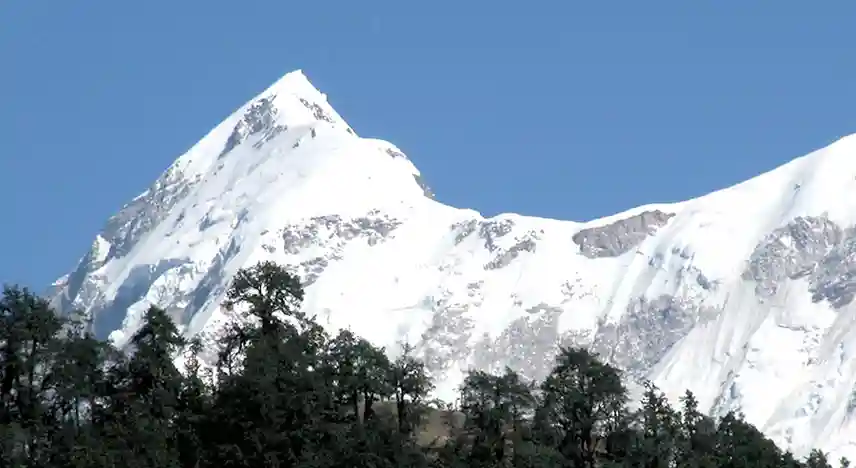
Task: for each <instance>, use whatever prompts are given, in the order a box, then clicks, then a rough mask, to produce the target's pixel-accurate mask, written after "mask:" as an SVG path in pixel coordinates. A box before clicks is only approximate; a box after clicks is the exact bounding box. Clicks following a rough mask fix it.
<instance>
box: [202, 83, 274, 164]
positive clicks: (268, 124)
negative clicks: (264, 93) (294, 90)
mask: <svg viewBox="0 0 856 468" xmlns="http://www.w3.org/2000/svg"><path fill="white" fill-rule="evenodd" d="M275 98H276V96H275V95H274V96H269V97H264V98H261V99H259V100H258V101H256V102H255V103H253V105H252V106H250V108H249V109H247V111H246V112H245V113H244V116H243V118H242V119H241V120H240V121H238V123H237V124H236V125H235V128H234V130H232V134H231V135H229V139H228V140H226V144H225V146H224V147H223V151H221V152H220V156H219V157H220V158H222V157H223V156H225V155H226V154H228V153H229V152H230V151H232V150H233V149H235V147H236V146H238V145H240V144H241V143H243V142H244V141H246V140H247V138H249V137H251V136H256V135H258V136H260V138H259V140H258V141H256V142H255V143H254V144H253V147H254V148H256V149H259V148H260V147H261V146H262V145H263V144H265V143H266V142H268V141H270V140H272V139H273V138H274V137H276V136H277V135H279V134H280V133H281V132H284V131H285V130H287V129H288V127H287V126H286V125H281V124H279V123H277V120H276V115H277V113H278V112H279V110H278V109H277V108H276V107H275V106H274V104H273V100H274V99H275Z"/></svg>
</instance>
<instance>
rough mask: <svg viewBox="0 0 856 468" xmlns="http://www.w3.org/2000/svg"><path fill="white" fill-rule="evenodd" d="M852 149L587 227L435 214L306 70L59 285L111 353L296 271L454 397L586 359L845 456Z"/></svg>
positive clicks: (193, 153) (853, 229) (316, 308)
mask: <svg viewBox="0 0 856 468" xmlns="http://www.w3.org/2000/svg"><path fill="white" fill-rule="evenodd" d="M854 193H856V137H846V138H844V139H841V140H839V141H838V142H836V143H834V144H832V145H830V146H828V147H826V148H824V149H821V150H819V151H816V152H813V153H811V154H809V155H807V156H804V157H801V158H797V159H795V160H793V161H791V162H790V163H788V164H786V165H784V166H781V167H779V168H777V169H775V170H773V171H771V172H768V173H766V174H763V175H760V176H758V177H755V178H753V179H751V180H749V181H747V182H744V183H741V184H739V185H736V186H734V187H730V188H727V189H724V190H721V191H718V192H714V193H711V194H709V195H706V196H703V197H700V198H696V199H693V200H688V201H685V202H681V203H674V204H660V205H648V206H642V207H639V208H635V209H632V210H628V211H626V212H623V213H620V214H616V215H613V216H609V217H606V218H602V219H598V220H594V221H590V222H586V223H578V222H571V221H559V220H552V219H544V218H535V217H530V216H522V215H516V214H502V215H499V216H495V217H492V218H485V217H483V216H481V215H480V214H479V213H478V212H476V211H473V210H467V209H459V208H453V207H450V206H446V205H443V204H442V203H439V202H437V201H435V200H434V199H433V195H432V193H431V191H430V189H429V188H428V187H427V186H426V185H425V184H424V182H423V181H422V179H421V177H420V174H419V171H418V169H417V168H416V167H415V166H414V165H413V164H412V162H411V161H410V160H409V159H408V158H407V157H406V156H405V155H404V153H403V152H402V151H401V150H400V149H399V148H397V147H396V146H395V145H393V144H391V143H388V142H385V141H380V140H375V139H368V138H361V137H359V136H358V135H356V133H355V132H354V130H352V129H351V127H349V126H348V124H347V123H345V121H344V120H343V119H342V117H341V116H340V115H339V114H337V113H336V111H335V110H333V109H332V108H331V107H330V105H329V104H328V102H327V99H326V96H325V95H324V94H322V93H320V92H319V91H318V90H317V89H315V88H314V87H313V86H312V85H311V84H310V83H309V81H308V80H307V79H306V77H305V76H304V75H303V73H301V72H300V71H296V72H292V73H289V74H288V75H286V76H285V77H283V78H282V79H280V80H279V81H278V82H276V83H275V84H274V85H273V86H271V87H270V88H268V89H267V90H265V91H264V92H263V93H261V94H260V95H258V96H257V97H256V98H254V99H253V100H252V101H250V102H249V103H247V104H246V105H244V106H243V107H241V108H240V109H238V110H237V111H236V112H235V113H234V114H232V115H231V116H229V117H228V118H227V119H226V120H225V121H223V122H222V123H221V124H220V125H218V126H217V127H216V128H214V130H212V131H211V132H210V133H209V134H208V135H206V136H205V137H203V138H202V139H201V140H200V141H199V143H197V144H196V145H195V146H194V147H192V148H191V149H190V150H189V151H188V152H187V153H185V154H184V155H182V156H180V157H179V158H178V159H177V160H176V161H175V163H174V164H173V165H172V166H170V167H169V168H168V169H167V170H166V172H164V173H163V175H161V177H160V178H159V179H158V180H157V181H155V183H154V184H153V185H152V186H151V187H150V188H149V189H148V190H146V191H145V192H143V193H142V194H140V195H139V196H138V197H137V198H135V199H134V200H132V201H131V202H130V203H128V204H127V205H125V207H124V208H122V210H121V211H120V212H119V213H118V214H116V215H115V216H113V217H112V218H110V219H109V220H108V221H107V224H106V226H105V227H104V229H103V231H102V232H101V233H100V234H98V236H97V237H96V238H95V240H94V242H93V243H92V246H91V248H90V250H89V252H88V253H87V254H86V255H85V256H84V257H83V258H82V259H81V261H80V263H79V264H78V266H77V267H76V269H75V270H74V271H73V272H72V273H70V274H68V275H66V276H64V277H63V278H61V279H60V280H58V281H57V282H56V283H55V284H54V285H53V286H52V287H51V294H52V295H53V297H54V300H55V301H56V303H57V304H58V306H59V307H60V308H61V309H62V310H69V309H79V310H84V311H86V312H87V313H89V314H91V317H92V318H93V320H94V326H95V328H96V330H97V332H98V333H99V334H101V335H102V336H108V335H109V336H110V337H111V338H112V339H113V340H115V341H116V343H117V344H119V345H121V344H122V343H123V342H124V341H125V340H126V339H127V338H128V337H129V335H130V334H131V333H133V331H134V330H135V329H136V328H137V327H138V325H139V321H140V319H141V315H142V313H143V312H144V311H145V309H146V308H147V307H148V306H149V305H151V304H155V305H158V306H161V307H164V308H166V309H167V310H168V311H169V312H170V313H171V315H172V316H173V317H174V318H175V320H176V321H177V322H178V323H179V324H180V325H181V327H182V329H183V330H184V332H185V333H187V334H196V333H199V332H202V331H208V330H210V329H212V327H216V324H217V323H219V321H220V320H222V319H223V317H224V316H223V314H222V312H221V311H220V309H219V306H218V305H219V303H220V301H221V299H222V297H223V294H224V292H225V289H226V287H227V286H228V285H229V282H230V279H231V277H232V275H233V274H234V273H235V272H236V271H237V270H238V269H240V268H242V267H247V266H250V265H252V264H254V263H256V262H258V261H260V260H264V259H272V260H275V261H277V262H280V263H282V264H285V265H289V266H291V267H292V268H294V271H295V272H296V273H298V274H299V275H300V277H301V278H302V279H303V281H304V282H305V284H306V286H307V298H306V301H305V307H306V309H307V310H308V311H309V312H311V313H315V314H317V317H318V319H319V320H320V321H321V322H322V324H324V325H325V326H327V327H329V329H330V330H331V331H335V330H336V329H339V328H342V327H349V328H351V329H352V330H353V331H354V332H356V333H358V334H360V335H362V336H364V337H366V338H368V339H370V340H371V341H373V342H374V343H376V344H378V345H382V346H386V347H387V348H388V349H390V350H391V351H394V350H395V349H397V348H398V345H399V343H401V342H409V343H411V344H415V345H416V346H417V350H418V352H419V354H420V355H421V356H422V357H423V358H424V359H425V361H426V363H427V365H428V368H429V370H430V372H431V373H432V375H433V376H434V377H435V379H436V381H437V382H438V384H439V385H438V389H437V395H438V396H439V397H442V398H445V399H449V400H451V399H453V398H454V396H455V389H456V386H457V385H458V384H459V383H460V381H461V378H462V372H463V371H464V370H466V369H468V368H472V367H475V368H479V369H484V370H491V369H496V370H499V369H502V368H503V367H504V366H506V365H508V366H510V367H511V368H513V369H515V370H517V371H518V372H520V373H522V374H524V375H526V376H529V377H532V378H539V377H543V376H544V375H545V374H546V372H548V370H549V368H550V367H551V362H550V359H549V357H550V356H551V354H552V353H554V352H555V351H556V349H557V348H558V346H559V345H569V344H575V345H586V346H591V347H592V348H593V349H594V350H596V351H597V352H599V353H601V355H602V356H603V357H605V358H606V359H608V360H609V361H610V362H612V363H614V364H616V365H618V366H620V367H621V368H623V369H625V370H626V371H627V374H628V376H629V377H630V378H631V379H637V380H641V379H645V378H648V379H652V380H653V381H654V382H655V383H657V384H658V385H659V386H660V387H661V388H662V389H663V390H664V391H666V392H667V394H668V395H670V397H672V398H677V397H678V396H679V395H681V394H682V393H683V392H684V390H685V389H691V390H692V391H693V392H695V393H696V395H697V396H698V397H699V400H700V406H701V407H702V408H706V409H707V410H708V411H709V412H710V413H711V414H714V415H717V414H723V413H724V412H725V411H728V410H731V409H738V410H740V411H742V412H743V413H744V414H745V415H746V417H747V419H748V420H749V421H750V422H752V423H753V424H755V425H757V426H758V427H759V428H760V429H762V430H763V431H764V432H765V433H766V434H767V435H768V436H770V437H772V438H773V439H774V440H776V441H777V442H778V443H780V444H781V445H782V446H783V447H786V448H790V449H792V450H794V451H795V452H796V453H798V454H804V453H805V452H806V451H807V450H808V449H809V448H811V447H819V448H822V449H824V450H827V451H831V452H832V453H833V454H834V455H836V456H840V455H848V456H850V457H851V458H856V423H854V421H856V359H854V357H856V326H854V324H856V320H854V314H856V305H854V302H853V300H854V297H856V197H854V196H852V194H854Z"/></svg>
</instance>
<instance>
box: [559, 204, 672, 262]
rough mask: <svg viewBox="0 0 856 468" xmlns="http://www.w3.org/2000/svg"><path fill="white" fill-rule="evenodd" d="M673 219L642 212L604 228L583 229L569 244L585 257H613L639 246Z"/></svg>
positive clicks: (668, 214)
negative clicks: (572, 244) (575, 245)
mask: <svg viewBox="0 0 856 468" xmlns="http://www.w3.org/2000/svg"><path fill="white" fill-rule="evenodd" d="M673 216H675V215H674V213H664V212H662V211H660V210H654V211H645V212H642V213H639V214H638V215H636V216H632V217H630V218H627V219H622V220H620V221H616V222H614V223H611V224H607V225H606V226H599V227H593V228H588V229H583V230H581V231H579V232H578V233H576V234H574V236H573V241H574V243H575V244H577V245H578V246H580V252H581V253H582V254H583V255H585V256H586V257H589V258H600V257H617V256H619V255H621V254H623V253H626V252H629V251H630V249H632V248H634V247H636V246H637V245H639V244H641V243H642V241H643V240H645V238H646V237H648V236H650V235H652V234H654V233H655V232H656V230H657V228H660V227H662V226H665V225H666V223H667V222H668V221H669V219H671V218H672V217H673Z"/></svg>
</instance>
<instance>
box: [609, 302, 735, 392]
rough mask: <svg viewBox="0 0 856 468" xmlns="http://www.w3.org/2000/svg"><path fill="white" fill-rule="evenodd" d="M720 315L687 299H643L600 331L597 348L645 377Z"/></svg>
mask: <svg viewBox="0 0 856 468" xmlns="http://www.w3.org/2000/svg"><path fill="white" fill-rule="evenodd" d="M719 312H720V311H719V310H717V309H715V308H711V307H706V306H704V305H699V304H696V303H694V302H693V301H692V300H689V299H685V298H678V297H674V296H668V295H661V296H658V297H655V298H653V299H647V298H645V297H640V298H637V299H635V300H633V301H631V302H630V303H629V304H628V305H627V312H626V314H624V315H623V316H622V317H621V320H620V321H619V322H618V323H616V324H606V325H603V326H601V327H600V328H599V329H598V331H597V335H596V336H595V339H594V349H595V350H596V351H597V352H598V353H599V354H600V355H602V356H604V357H605V358H607V359H608V360H609V361H611V362H613V363H614V364H615V365H617V366H619V367H621V368H622V369H625V370H626V371H627V372H629V373H630V374H631V375H632V376H634V377H636V378H644V377H645V375H646V374H647V373H648V371H650V369H651V367H653V366H654V364H656V363H657V362H658V361H659V360H660V358H662V357H663V355H664V354H666V352H668V351H669V349H670V348H671V347H672V346H674V345H675V344H676V343H677V342H678V341H680V340H681V339H683V338H684V337H685V336H687V334H688V333H689V332H690V330H692V328H693V327H694V326H695V325H696V324H698V323H705V322H707V321H709V320H712V319H715V318H716V317H717V316H718V315H719Z"/></svg>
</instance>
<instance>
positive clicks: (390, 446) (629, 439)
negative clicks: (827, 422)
mask: <svg viewBox="0 0 856 468" xmlns="http://www.w3.org/2000/svg"><path fill="white" fill-rule="evenodd" d="M302 299H303V291H302V289H301V286H300V282H299V280H298V279H297V278H295V277H294V276H292V275H290V274H289V273H287V272H286V270H285V269H283V268H281V267H278V266H277V265H275V264H273V263H267V262H266V263H260V264H258V265H256V266H254V267H252V268H249V269H246V270H241V271H240V272H239V273H238V274H237V276H236V278H235V280H234V282H233V284H232V285H231V288H230V289H229V291H228V292H227V299H226V301H225V303H224V306H225V307H226V308H231V309H234V310H241V311H246V312H245V317H246V318H248V319H250V320H239V321H234V322H232V323H230V324H228V326H227V327H226V328H225V329H224V330H223V332H222V334H221V335H218V336H217V337H216V346H214V347H213V348H212V349H203V346H202V344H201V343H200V342H199V341H198V340H197V341H189V342H188V341H187V340H185V338H183V337H182V335H181V334H180V333H179V331H178V329H177V327H176V326H175V324H174V323H173V322H172V321H171V319H170V318H169V316H168V315H167V314H166V313H165V312H164V311H163V310H161V309H158V308H154V307H153V308H151V309H149V310H148V312H147V314H146V316H145V321H144V323H143V325H142V327H141V328H140V329H139V331H137V332H136V334H134V336H133V337H132V338H131V339H130V344H129V346H128V347H127V349H125V350H121V351H120V350H117V349H115V348H113V347H112V346H111V345H110V344H108V343H107V342H105V341H101V340H98V339H96V337H94V336H93V335H92V334H91V333H89V332H88V330H87V327H86V324H85V323H84V321H82V320H80V319H79V318H76V317H60V316H58V315H57V314H56V313H55V311H53V310H52V309H51V307H50V306H49V304H48V302H47V301H46V300H44V299H42V298H39V297H37V296H36V295H34V294H32V293H31V292H29V291H28V290H26V289H21V288H18V287H7V288H6V289H5V290H4V293H3V297H2V300H0V467H3V468H5V467H14V468H17V467H29V468H36V467H38V468H47V467H50V468H54V467H56V468H60V467H76V468H77V467H80V468H83V467H86V468H90V467H91V468H96V467H97V468H107V467H110V468H113V467H122V468H208V467H211V468H215V467H216V468H221V467H244V468H268V467H271V468H273V467H302V468H303V467H305V468H328V467H329V468H333V467H342V468H360V467H378V468H381V467H384V468H385V467H389V468H401V467H403V468H411V467H412V468H417V467H419V468H422V467H424V468H429V467H431V468H441V467H442V468H447V467H448V468H458V467H460V468H464V467H466V468H480V467H485V468H487V467H515V468H516V467H519V468H548V467H549V468H553V467H560V468H561V467H568V468H593V467H640V468H672V467H681V468H683V467H687V468H706V467H711V468H713V467H734V468H740V467H746V468H763V467H771V468H773V467H783V468H784V467H810V468H821V467H830V463H828V462H827V460H826V457H825V456H824V454H823V453H821V452H819V451H814V452H812V454H811V455H810V456H809V457H808V458H807V459H805V460H796V459H795V458H794V457H793V456H791V455H790V454H789V453H786V452H782V451H781V450H779V449H778V448H777V447H776V445H774V444H773V443H772V442H771V441H770V440H768V439H766V438H765V437H764V436H763V435H762V434H761V433H760V432H759V431H758V430H757V429H756V428H754V427H753V426H752V425H750V424H748V423H747V422H745V421H744V420H743V419H742V418H741V417H739V416H737V415H733V414H732V415H728V416H726V417H724V418H722V419H721V420H719V421H713V420H711V419H710V418H708V417H706V416H704V415H703V414H701V413H700V412H699V409H698V407H697V402H696V399H695V398H694V397H693V395H692V394H691V393H689V392H687V394H686V396H685V397H684V398H683V399H682V402H681V408H680V409H679V410H678V409H675V408H672V407H670V406H669V404H668V403H667V401H666V399H665V398H664V396H663V395H662V394H661V393H660V392H659V391H658V390H657V388H656V387H654V386H653V385H650V384H649V385H648V386H647V388H646V392H645V395H644V399H643V401H642V405H641V407H640V408H639V409H638V410H634V411H631V410H630V409H629V407H628V392H627V389H626V388H625V387H624V385H623V384H622V380H621V375H620V373H619V371H618V370H617V369H615V368H613V367H611V366H609V365H607V364H605V363H603V362H601V361H600V360H598V358H597V356H595V355H592V354H590V353H589V352H588V351H586V350H585V349H577V348H566V349H562V350H561V352H560V353H559V356H558V358H557V361H556V365H555V368H554V369H553V371H552V373H551V374H550V375H549V377H548V378H547V379H545V380H544V381H543V382H540V383H532V382H525V381H523V379H521V377H519V376H518V375H517V374H515V373H514V372H512V371H510V370H506V372H505V373H504V374H502V375H490V374H486V373H482V372H473V373H470V374H469V375H468V376H467V377H466V379H465V381H464V383H463V385H462V386H461V391H460V400H459V402H458V404H457V406H456V407H454V408H449V407H443V406H442V405H440V404H435V403H432V402H430V401H428V400H427V398H428V395H429V393H430V391H431V389H432V385H431V382H430V380H429V378H428V376H427V374H426V371H425V368H424V367H423V365H422V363H421V362H420V361H418V360H417V359H414V358H413V357H412V356H411V354H410V350H409V349H407V348H405V349H404V350H403V352H401V353H400V357H399V358H397V359H395V360H390V359H389V358H388V357H387V353H385V352H384V350H383V349H379V348H377V347H375V346H373V345H371V344H370V343H369V342H367V341H365V340H363V339H361V338H359V337H357V336H354V335H353V334H352V333H350V332H348V331H342V332H340V333H339V334H337V335H335V336H329V335H328V334H327V333H326V332H325V331H324V330H323V329H322V328H321V326H320V325H319V324H318V323H317V322H316V321H315V320H314V319H313V318H312V317H309V316H307V315H306V314H304V313H303V312H302V311H301V308H300V306H301V301H302ZM209 351H210V352H213V353H217V354H216V366H214V368H210V369H209V370H208V371H205V370H203V366H201V365H200V362H201V361H200V353H203V352H209ZM182 353H184V366H183V367H184V369H183V371H179V369H178V368H177V367H176V365H175V364H174V359H175V357H176V356H179V355H180V354H182ZM840 464H841V466H847V462H846V460H842V461H841V462H840Z"/></svg>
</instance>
